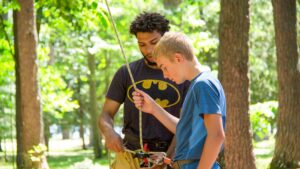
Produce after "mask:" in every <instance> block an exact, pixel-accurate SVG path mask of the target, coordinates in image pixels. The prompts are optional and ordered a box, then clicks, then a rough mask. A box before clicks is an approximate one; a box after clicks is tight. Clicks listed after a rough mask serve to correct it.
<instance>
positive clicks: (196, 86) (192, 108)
mask: <svg viewBox="0 0 300 169" xmlns="http://www.w3.org/2000/svg"><path fill="white" fill-rule="evenodd" d="M204 114H220V115H221V116H222V122H223V129H225V119H226V99H225V94H224V90H223V87H222V85H221V83H220V82H219V80H218V79H217V78H216V77H214V76H213V74H212V73H211V72H208V71H207V72H202V73H200V74H199V75H198V76H197V77H195V78H194V79H193V80H192V81H191V84H190V88H189V90H188V92H187V95H186V98H185V100H184V103H183V107H182V115H181V118H180V120H179V122H178V125H177V127H176V155H175V157H174V160H175V161H176V160H191V159H198V160H199V159H200V156H201V154H202V151H203V147H204V143H205V140H206V136H207V130H206V128H205V125H204V119H203V115H204ZM198 163H199V161H196V162H194V163H190V164H185V165H183V166H182V169H195V168H197V166H198ZM218 168H219V167H218V165H217V164H216V163H215V164H214V166H213V168H212V169H218Z"/></svg>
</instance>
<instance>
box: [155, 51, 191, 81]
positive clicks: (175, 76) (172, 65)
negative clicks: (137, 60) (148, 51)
mask: <svg viewBox="0 0 300 169" xmlns="http://www.w3.org/2000/svg"><path fill="white" fill-rule="evenodd" d="M156 63H157V65H158V67H159V68H160V69H161V70H162V72H163V74H164V78H166V79H169V80H171V81H173V82H175V83H176V84H181V83H183V82H184V81H185V80H184V76H183V74H182V73H183V71H181V65H180V62H179V61H178V60H177V59H174V60H173V61H171V60H170V59H168V58H166V57H164V56H160V57H158V58H157V59H156Z"/></svg>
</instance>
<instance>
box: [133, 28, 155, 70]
mask: <svg viewBox="0 0 300 169" xmlns="http://www.w3.org/2000/svg"><path fill="white" fill-rule="evenodd" d="M136 38H137V41H138V45H139V48H140V51H141V52H142V55H143V56H144V59H145V60H146V61H147V63H148V64H149V65H151V66H156V63H155V60H154V58H153V56H152V52H153V49H154V46H155V45H156V43H157V42H158V41H159V40H160V38H161V34H160V33H158V32H157V31H154V32H138V33H137V34H136Z"/></svg>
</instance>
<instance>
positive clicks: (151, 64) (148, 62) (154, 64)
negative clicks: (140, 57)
mask: <svg viewBox="0 0 300 169" xmlns="http://www.w3.org/2000/svg"><path fill="white" fill-rule="evenodd" d="M144 59H145V60H146V62H147V64H148V65H150V66H157V64H156V62H151V61H150V60H148V59H147V58H144Z"/></svg>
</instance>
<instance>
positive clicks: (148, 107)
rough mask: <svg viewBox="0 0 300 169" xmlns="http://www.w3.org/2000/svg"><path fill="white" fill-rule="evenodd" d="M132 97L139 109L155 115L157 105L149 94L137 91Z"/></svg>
mask: <svg viewBox="0 0 300 169" xmlns="http://www.w3.org/2000/svg"><path fill="white" fill-rule="evenodd" d="M132 95H133V97H132V98H133V102H134V105H135V107H136V108H137V109H139V110H141V111H143V112H145V113H149V114H153V113H154V109H155V107H157V104H156V102H155V101H154V100H153V99H152V98H151V97H150V96H149V95H148V94H147V93H145V92H143V91H141V90H138V89H137V90H136V91H134V92H133V93H132Z"/></svg>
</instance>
